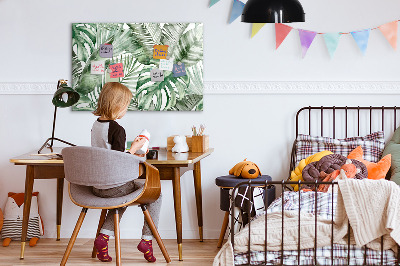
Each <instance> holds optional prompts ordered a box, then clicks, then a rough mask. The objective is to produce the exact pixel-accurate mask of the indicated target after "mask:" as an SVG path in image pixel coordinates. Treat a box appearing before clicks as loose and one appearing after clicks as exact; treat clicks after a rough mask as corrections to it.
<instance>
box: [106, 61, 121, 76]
mask: <svg viewBox="0 0 400 266" xmlns="http://www.w3.org/2000/svg"><path fill="white" fill-rule="evenodd" d="M109 69H110V70H111V73H110V78H122V77H123V76H124V67H123V65H122V63H117V64H111V65H110V66H109Z"/></svg>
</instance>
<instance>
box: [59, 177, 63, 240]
mask: <svg viewBox="0 0 400 266" xmlns="http://www.w3.org/2000/svg"><path fill="white" fill-rule="evenodd" d="M63 192H64V178H57V241H60V231H61V216H62V203H63Z"/></svg>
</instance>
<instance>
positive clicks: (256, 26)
mask: <svg viewBox="0 0 400 266" xmlns="http://www.w3.org/2000/svg"><path fill="white" fill-rule="evenodd" d="M264 25H265V23H253V26H252V28H251V38H253V37H254V35H256V34H257V33H258V32H259V31H260V30H261V28H262V27H264Z"/></svg>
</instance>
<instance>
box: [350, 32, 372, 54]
mask: <svg viewBox="0 0 400 266" xmlns="http://www.w3.org/2000/svg"><path fill="white" fill-rule="evenodd" d="M370 32H371V29H366V30H360V31H352V32H351V35H353V38H354V40H355V41H356V43H357V45H358V47H359V48H360V50H361V53H362V54H363V55H364V54H365V51H366V50H367V46H368V39H369V33H370Z"/></svg>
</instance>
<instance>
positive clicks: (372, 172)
mask: <svg viewBox="0 0 400 266" xmlns="http://www.w3.org/2000/svg"><path fill="white" fill-rule="evenodd" d="M347 158H349V159H355V160H358V161H360V162H362V163H363V164H365V166H366V167H367V170H368V179H375V180H378V179H384V178H385V177H386V174H387V172H388V171H389V168H390V165H391V161H392V155H391V154H388V155H386V156H385V157H383V158H382V159H381V160H380V161H379V162H377V163H373V162H368V161H366V160H364V159H363V149H362V148H361V146H358V147H357V148H355V149H354V150H353V151H352V152H350V154H349V155H348V156H347Z"/></svg>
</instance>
